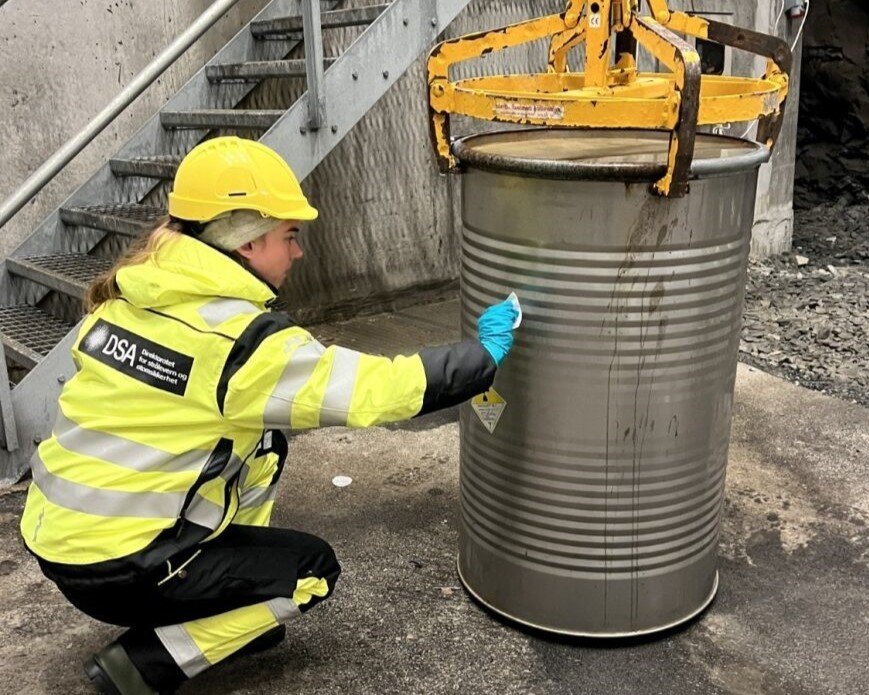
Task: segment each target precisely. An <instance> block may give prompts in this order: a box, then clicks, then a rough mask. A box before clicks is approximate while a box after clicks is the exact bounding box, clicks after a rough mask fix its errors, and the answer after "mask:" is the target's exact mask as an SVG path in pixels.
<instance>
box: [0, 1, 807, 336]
mask: <svg viewBox="0 0 869 695" xmlns="http://www.w3.org/2000/svg"><path fill="white" fill-rule="evenodd" d="M378 1H379V0H353V2H352V4H353V5H361V4H375V3H376V2H378ZM207 4H208V3H207V0H198V1H197V2H183V3H182V2H178V1H177V0H176V1H174V2H173V1H172V0H159V1H157V2H153V3H150V4H149V5H148V9H147V10H144V9H138V8H139V7H140V5H139V3H135V5H136V7H137V9H136V10H134V9H133V5H134V3H132V2H129V0H128V1H127V2H118V3H117V5H116V4H115V3H111V4H110V3H108V2H107V1H104V2H95V1H94V0H83V2H82V4H80V5H77V8H76V9H73V8H72V7H70V9H66V5H67V4H66V3H62V4H58V3H52V2H48V0H36V1H32V2H24V0H11V2H9V3H7V5H6V6H4V7H3V8H2V10H0V18H3V19H8V20H9V23H6V22H4V23H3V24H2V27H0V51H2V53H0V58H3V60H0V75H2V89H0V99H2V103H0V132H2V133H3V142H4V145H7V143H8V145H7V146H5V147H4V148H2V150H0V157H3V160H2V161H3V170H4V171H7V172H10V174H11V175H10V176H8V177H7V178H6V180H4V181H3V182H2V185H0V194H5V193H8V192H9V191H11V190H12V189H13V188H14V184H15V183H17V182H18V181H20V180H22V179H23V178H24V175H25V174H26V173H27V172H29V171H31V170H32V169H34V168H35V167H36V166H38V164H39V163H41V162H42V161H43V160H44V159H45V158H46V157H47V156H48V155H49V154H50V153H51V152H52V151H53V150H54V149H55V147H56V146H58V145H59V144H60V143H61V142H62V141H63V140H64V139H65V137H66V136H68V135H70V134H72V133H73V132H75V131H76V130H77V129H78V128H79V127H80V126H81V125H83V124H84V123H85V122H86V121H87V119H88V118H89V117H90V116H91V115H93V114H94V113H96V112H97V111H98V110H99V109H100V108H101V107H102V106H103V105H104V104H105V103H106V102H107V101H108V100H109V99H110V98H111V96H113V95H114V94H115V93H116V91H117V90H118V88H119V82H120V83H123V82H125V81H126V80H128V79H129V78H130V77H131V76H132V75H134V74H135V73H136V72H137V71H138V70H139V69H141V67H142V66H144V65H145V63H146V62H147V60H148V59H149V58H150V56H151V55H153V54H154V53H155V52H156V51H157V50H159V49H160V48H162V47H163V46H164V45H165V44H166V43H167V42H168V40H169V37H170V36H174V34H175V33H176V32H175V31H174V29H173V28H174V27H175V26H178V23H179V22H183V21H189V20H190V19H192V17H193V16H195V15H197V14H198V13H199V12H201V10H202V9H203V8H204V7H205V6H206V5H207ZM263 4H264V2H259V3H256V2H252V1H247V2H245V0H242V3H241V4H240V6H239V8H238V10H237V11H236V12H235V13H234V14H233V16H232V17H230V18H228V20H227V21H225V22H224V23H223V24H221V25H220V26H219V28H218V30H217V31H213V32H212V33H211V34H210V35H209V36H208V40H207V41H205V42H204V43H203V44H202V45H201V46H199V47H198V48H197V50H196V51H195V52H194V53H192V54H191V55H189V56H187V57H186V58H185V60H184V61H183V62H182V63H181V64H180V65H178V66H176V69H175V71H173V72H172V73H170V74H167V76H166V77H165V78H164V79H163V80H162V82H161V84H159V85H156V86H155V88H154V89H152V90H151V91H150V92H149V93H148V94H147V95H145V96H144V97H142V98H141V99H140V100H139V101H138V102H137V103H136V105H135V106H134V108H133V109H131V110H130V111H129V112H128V113H126V114H125V115H124V116H123V117H122V118H121V119H120V122H119V123H118V124H116V125H115V126H113V127H112V129H111V130H110V131H109V132H108V133H105V134H104V135H103V136H102V137H101V138H100V140H99V141H97V142H96V143H94V144H93V145H92V146H91V147H90V148H89V150H88V151H87V152H86V153H84V154H83V155H82V156H81V157H80V158H79V159H78V160H77V161H76V162H75V164H74V166H73V167H71V168H70V171H69V172H67V173H66V174H64V176H62V177H60V178H59V180H58V181H57V182H56V183H55V184H53V185H52V186H51V188H50V189H49V190H48V191H47V192H46V194H44V195H43V196H41V197H40V199H39V200H38V201H37V202H36V203H35V204H34V205H33V206H31V208H29V209H27V210H26V211H25V212H22V213H21V214H19V216H18V218H17V219H16V220H14V225H7V230H4V231H5V233H6V236H7V237H8V238H6V239H4V240H2V245H0V252H3V251H8V249H9V248H10V246H11V245H12V244H13V242H14V241H15V240H16V239H17V238H18V237H19V236H20V235H21V234H24V233H26V232H27V231H29V229H30V227H31V226H32V225H33V224H34V223H35V222H36V221H38V220H39V219H40V218H41V217H42V216H43V215H44V214H45V213H46V212H48V211H49V210H50V209H51V208H52V207H53V206H55V205H56V204H58V203H59V202H61V200H62V199H63V198H64V197H65V195H66V194H67V193H69V192H70V191H71V190H72V189H73V187H74V185H75V183H76V182H77V181H78V180H81V179H82V178H84V177H85V176H86V175H87V174H89V173H90V172H91V171H92V170H93V169H95V168H96V167H97V166H98V165H99V163H100V162H101V161H103V159H104V158H105V157H107V156H109V155H110V154H111V153H112V151H113V150H114V148H115V145H116V144H119V143H120V142H121V141H122V139H123V138H124V137H126V135H127V134H128V133H130V132H131V131H132V130H133V129H134V128H135V126H136V125H138V124H139V123H141V122H142V121H143V120H144V119H145V118H146V117H147V116H148V115H150V114H151V113H152V112H153V111H154V110H156V109H157V108H158V106H159V105H160V103H162V101H163V100H165V98H166V97H167V96H168V95H169V94H170V93H171V92H173V91H174V90H175V89H176V88H177V87H178V86H180V84H181V83H182V82H183V80H184V79H186V77H187V76H188V75H189V74H190V73H191V72H192V71H193V70H194V69H195V68H196V67H197V66H198V65H201V64H202V62H204V60H205V59H207V57H209V56H210V55H211V54H212V53H213V52H214V51H215V50H216V49H217V48H218V47H219V46H220V45H221V44H222V43H223V42H224V40H225V39H226V38H228V37H229V36H230V35H231V34H232V33H233V31H234V30H235V29H236V28H237V27H238V26H240V25H241V23H242V22H243V21H244V20H245V19H246V18H247V17H249V16H250V15H252V14H253V12H254V10H256V9H259V7H260V6H261V5H263ZM773 4H774V3H763V4H757V3H753V2H748V0H731V1H730V2H727V1H726V0H693V2H691V1H690V0H685V1H683V2H677V1H675V0H674V1H673V2H672V6H673V7H685V8H688V9H690V8H691V6H692V5H693V7H694V8H695V9H696V10H698V11H715V12H721V11H727V12H729V13H731V17H727V18H725V19H727V21H732V22H733V23H735V24H741V25H743V26H749V27H751V26H757V27H758V28H760V29H761V30H768V26H766V25H765V24H764V22H766V23H767V24H768V23H769V17H768V14H769V12H768V10H769V8H770V7H773ZM767 5H769V7H767ZM563 7H564V0H533V1H528V0H473V2H472V3H471V4H470V5H469V6H468V8H467V9H466V10H465V11H464V12H463V13H462V14H461V15H460V16H459V18H458V19H457V20H456V21H455V22H454V23H453V24H452V25H451V26H450V28H449V29H448V31H447V32H446V33H447V36H457V35H462V34H466V33H470V32H473V31H478V30H481V29H484V28H495V27H498V26H502V25H505V24H509V23H511V22H517V21H521V20H522V19H525V18H528V17H532V16H539V15H543V14H546V13H548V12H557V11H560V10H561V9H563ZM722 8H723V9H722ZM49 10H50V13H49ZM58 13H60V14H61V17H60V19H58ZM764 13H766V14H764ZM49 18H50V19H49ZM12 22H14V25H13V24H12ZM68 27H72V28H73V31H70V30H69V29H68ZM107 27H108V30H107ZM354 32H358V30H354V29H348V30H343V31H338V32H329V34H328V41H327V46H326V49H327V54H333V55H334V54H337V53H338V52H340V50H341V46H343V45H347V43H348V42H349V41H351V40H352V39H353V38H354V36H355V33H354ZM108 35H111V36H113V39H112V40H111V41H107V40H106V39H105V38H104V37H105V36H108ZM71 37H74V38H71ZM154 37H160V38H159V39H157V38H154ZM34 41H37V42H38V45H39V47H40V48H39V50H37V51H34V50H32V49H30V50H29V51H28V47H29V46H32V45H34V44H33V42H34ZM61 56H68V57H69V58H70V60H73V61H74V62H75V66H74V67H72V66H69V65H68V64H67V63H66V61H64V60H62V59H59V57H61ZM731 63H732V65H733V70H734V72H736V73H741V74H749V73H754V74H759V72H758V71H759V70H760V69H761V68H759V67H757V66H755V65H754V61H752V60H751V59H750V58H749V57H746V56H742V55H740V54H735V55H734V56H733V58H732V60H731ZM545 64H546V45H545V43H538V44H535V45H532V46H529V47H522V48H516V49H510V50H508V51H505V52H503V53H498V54H493V55H490V56H486V57H485V58H482V59H479V60H477V61H471V62H469V63H468V64H466V65H464V66H462V67H461V68H460V69H458V70H457V71H456V74H457V75H458V76H468V75H472V74H492V73H503V72H531V71H536V70H541V69H545ZM575 67H580V66H575ZM119 75H120V76H119ZM46 85H51V86H50V88H46ZM291 89H295V87H293V88H291ZM85 91H86V92H87V95H88V96H87V97H83V96H82V94H83V92H85ZM274 91H275V92H276V93H278V92H284V94H283V97H282V99H284V100H285V99H286V93H285V92H286V89H284V88H283V87H281V88H280V89H277V90H274ZM426 92H427V85H426V73H425V58H424V57H422V58H420V59H419V60H418V61H417V62H416V63H415V64H414V65H413V66H412V67H411V69H410V70H409V71H408V72H407V73H406V74H405V75H404V76H403V77H402V78H401V79H400V80H399V82H398V83H397V84H396V86H395V87H394V88H393V89H392V90H391V91H390V92H389V93H388V94H387V95H386V96H385V97H384V98H383V99H382V100H381V101H380V102H379V103H378V104H377V105H376V106H375V108H374V109H373V110H372V111H371V112H370V113H369V114H368V115H367V116H366V117H365V118H364V119H363V120H362V122H361V123H360V124H359V126H357V128H356V129H355V130H354V131H353V132H351V133H350V135H348V137H347V138H345V140H344V141H343V142H342V143H341V145H339V146H338V147H337V148H336V149H335V150H334V151H333V152H332V153H331V154H330V156H329V157H328V158H327V159H326V160H325V161H324V162H323V163H322V164H321V166H320V167H319V168H318V169H317V171H315V172H314V174H313V175H312V176H311V177H310V178H309V179H308V180H307V181H306V182H305V187H306V189H307V190H308V192H309V194H310V196H311V197H312V199H313V201H314V203H315V204H316V205H317V206H318V207H319V208H320V209H321V211H322V216H321V219H320V220H318V221H317V222H316V223H314V224H313V225H311V228H310V230H309V232H308V233H307V234H306V236H305V238H304V246H305V249H306V255H307V258H306V259H305V261H304V262H303V263H302V264H300V265H299V266H297V268H294V277H293V280H292V282H291V283H290V284H289V285H288V286H287V287H286V288H284V290H283V294H284V297H285V299H287V301H288V302H289V304H290V306H291V308H292V310H293V311H294V312H295V313H296V314H297V316H298V317H299V318H300V319H303V320H313V319H316V318H322V317H325V316H333V317H334V316H337V315H349V314H353V313H356V312H358V311H359V310H360V309H364V308H366V307H367V308H382V307H385V306H389V305H390V304H391V303H394V302H399V301H408V300H413V299H414V298H415V297H408V292H407V290H408V289H409V288H416V289H417V291H418V292H420V293H422V292H425V293H428V294H433V293H434V294H436V293H437V292H438V291H440V290H443V289H444V288H447V287H449V286H450V285H451V284H454V283H455V280H456V277H457V276H458V264H459V244H458V224H457V221H456V220H457V216H456V213H457V192H456V188H457V187H456V186H455V185H454V184H455V181H454V180H453V179H452V178H451V177H445V176H442V175H440V174H439V173H438V172H437V170H436V167H435V164H434V158H433V156H432V153H431V147H430V143H429V132H428V116H427V102H426ZM262 94H263V95H267V94H268V89H265V90H262ZM259 98H260V97H254V98H253V99H252V100H251V104H256V105H258V106H260V107H265V108H268V106H269V105H268V103H267V101H268V100H267V99H266V100H265V101H263V102H262V103H260V102H259V101H258V99H259ZM262 98H265V97H262ZM792 103H795V102H793V101H792ZM31 124H38V125H39V131H38V134H35V133H34V129H33V128H32V127H31ZM489 127H490V124H486V123H481V122H469V121H467V120H465V119H455V122H454V134H455V135H461V134H464V133H469V132H479V131H481V130H485V129H487V128H489ZM744 129H745V127H744V125H740V124H737V125H736V126H734V128H733V130H734V132H735V131H737V130H738V131H739V134H741V132H743V131H744ZM792 137H793V134H792V130H790V126H787V125H786V129H785V132H784V133H783V136H782V144H784V143H786V142H787V141H788V139H792ZM777 157H778V158H779V160H781V161H779V162H777V163H776V164H773V166H772V167H767V168H766V171H767V172H768V173H765V174H762V180H763V181H766V182H768V183H767V184H766V185H764V187H763V189H762V191H761V198H760V199H759V205H758V215H759V219H760V220H761V224H760V225H759V227H758V230H759V231H758V234H757V239H758V242H759V243H758V245H757V248H759V249H760V250H762V251H764V252H774V251H780V250H784V249H785V248H787V247H788V245H789V241H790V224H791V222H790V220H791V212H790V188H789V186H790V183H789V182H790V180H791V178H792V166H793V157H792V148H791V151H790V153H789V152H788V148H787V145H785V146H784V147H781V149H780V153H779V154H777ZM777 172H778V173H777ZM10 179H13V180H14V181H12V180H10ZM765 220H769V221H765ZM768 230H772V231H768ZM761 242H762V243H761Z"/></svg>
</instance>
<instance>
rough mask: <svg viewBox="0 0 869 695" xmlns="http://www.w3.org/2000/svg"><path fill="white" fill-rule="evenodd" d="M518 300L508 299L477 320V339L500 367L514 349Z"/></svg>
mask: <svg viewBox="0 0 869 695" xmlns="http://www.w3.org/2000/svg"><path fill="white" fill-rule="evenodd" d="M517 304H518V300H517V302H516V303H515V304H514V302H513V300H512V299H506V300H504V301H503V302H501V303H500V304H495V305H494V306H490V307H489V308H488V309H486V310H485V311H484V312H483V313H482V314H480V318H478V319H477V338H478V339H479V341H480V343H481V344H482V346H483V347H484V348H486V350H487V351H488V352H489V354H490V355H491V356H492V359H493V360H495V364H496V365H500V364H501V362H503V361H504V358H505V357H506V356H507V353H509V352H510V348H512V347H513V325H514V324H515V323H516V319H518V318H519V310H518V308H517Z"/></svg>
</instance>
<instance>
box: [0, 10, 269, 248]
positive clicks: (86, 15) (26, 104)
mask: <svg viewBox="0 0 869 695" xmlns="http://www.w3.org/2000/svg"><path fill="white" fill-rule="evenodd" d="M211 2H212V0H183V2H182V1H180V0H149V1H148V2H134V1H133V0H114V1H112V0H78V1H77V2H67V1H63V2H60V1H58V0H8V2H6V3H5V4H3V6H2V7H0V143H2V147H0V172H3V176H2V177H0V199H5V198H6V197H7V196H8V195H9V194H11V193H12V192H13V191H14V190H15V189H16V188H17V187H18V185H19V184H20V183H21V182H23V181H24V180H25V179H26V178H27V176H28V175H29V174H30V173H32V172H33V171H34V170H35V169H36V168H37V167H39V165H41V164H42V163H43V162H44V161H45V160H46V159H47V158H48V157H49V156H51V155H52V154H53V153H54V152H55V150H56V149H57V148H59V147H60V146H61V145H63V143H64V142H66V140H67V139H68V138H70V137H72V136H73V135H75V134H76V133H77V132H78V131H79V130H80V129H81V128H82V127H84V126H85V125H87V123H88V121H89V120H90V119H91V118H92V117H93V116H94V115H96V114H97V113H99V112H100V111H101V110H102V109H103V108H104V107H105V106H106V105H107V104H108V103H109V102H110V101H111V100H112V99H113V98H114V97H115V96H116V95H117V94H118V93H119V92H120V91H121V90H122V89H123V88H124V87H125V86H126V85H127V84H129V82H130V81H131V80H132V79H133V78H134V77H135V76H136V75H137V74H138V73H139V72H140V71H141V70H142V69H143V68H144V67H145V66H146V65H147V64H148V63H149V62H150V61H151V60H152V58H153V57H154V56H156V55H157V54H158V53H159V52H160V51H162V50H163V49H164V48H165V47H166V46H167V45H168V44H169V43H170V42H171V41H172V40H173V39H174V38H175V37H176V36H177V35H178V34H180V33H181V32H182V31H183V30H184V29H185V28H186V27H187V26H188V25H189V24H190V23H191V22H193V21H194V20H195V19H196V18H197V17H198V16H199V15H201V14H202V12H204V11H205V10H206V9H207V8H208V7H209V5H211ZM265 5H266V0H240V2H239V3H238V4H237V5H236V6H235V8H234V9H233V10H232V11H231V12H229V13H228V14H227V16H225V17H223V18H222V19H221V20H220V21H219V22H218V23H217V24H216V25H215V26H214V27H212V29H211V30H210V31H209V32H208V33H207V34H206V35H205V36H204V37H202V38H201V39H200V40H199V41H198V42H197V43H196V44H195V45H194V47H193V48H192V49H191V50H190V51H188V53H187V54H185V55H184V56H182V57H181V58H180V59H179V60H178V61H177V62H176V63H175V64H174V65H173V66H172V67H171V68H170V69H169V70H168V71H167V72H165V73H164V74H163V76H162V77H161V78H160V79H159V80H158V81H157V82H156V83H155V84H153V85H152V86H151V88H149V89H148V90H147V91H146V92H145V93H144V94H143V95H142V96H140V97H139V99H138V100H137V101H136V102H134V104H133V105H132V106H131V107H130V108H128V109H127V110H126V111H125V112H124V113H123V114H121V116H120V117H119V118H118V119H117V120H116V121H115V122H114V123H113V124H112V125H110V126H109V127H108V128H107V129H106V130H105V131H103V133H102V135H100V136H99V137H98V138H97V139H96V140H95V141H94V142H93V143H91V145H90V146H89V147H88V148H87V149H86V150H85V151H84V152H82V153H81V154H80V155H79V156H78V157H77V158H76V159H75V160H74V161H73V162H72V163H71V165H70V166H68V167H67V168H66V170H65V171H64V172H63V173H62V174H61V175H60V176H58V177H57V178H56V179H55V180H54V181H53V182H52V183H50V184H49V185H48V187H47V188H46V189H44V190H43V192H42V193H41V194H40V195H39V196H38V197H37V198H36V199H34V201H33V202H32V203H31V204H29V205H27V206H26V207H25V208H24V209H23V210H22V211H21V212H20V213H19V214H18V215H17V216H16V217H15V218H14V219H13V220H12V221H11V222H10V223H9V224H7V225H6V226H5V227H4V228H3V230H2V236H0V255H3V256H5V255H6V254H8V253H9V251H11V250H12V249H13V248H14V247H15V246H16V245H17V244H18V243H19V241H20V240H21V238H22V237H24V236H26V235H27V234H29V233H30V230H31V229H32V228H33V227H34V226H35V225H36V224H37V223H38V222H40V221H41V220H42V219H43V218H44V217H45V216H46V215H47V214H48V213H49V212H51V211H52V210H53V209H54V208H55V207H57V205H59V204H60V203H61V202H62V201H63V200H64V199H65V198H66V196H67V195H69V193H71V192H72V191H73V190H75V188H76V187H77V186H78V185H79V184H80V183H82V182H83V181H84V180H86V179H87V178H88V177H89V176H90V174H92V173H93V171H94V170H96V169H97V168H99V166H100V165H101V164H103V163H104V162H105V160H106V159H108V158H109V157H110V156H111V155H112V153H114V151H115V150H116V149H117V147H118V146H119V145H120V144H121V143H123V142H124V141H125V140H126V139H127V138H128V137H129V136H130V135H131V134H132V133H133V132H134V131H135V130H136V129H137V128H138V127H139V126H140V125H141V124H142V123H143V122H144V121H145V120H146V119H147V118H148V117H149V116H151V115H152V114H153V113H154V112H155V111H156V110H157V109H158V108H159V107H160V106H161V105H162V104H163V103H164V102H165V101H166V100H167V99H168V98H169V96H171V95H172V94H174V93H175V92H176V91H177V90H178V88H179V87H180V86H181V85H182V84H184V82H185V81H186V80H187V79H188V78H189V77H190V76H191V75H192V74H193V73H194V72H195V71H196V70H197V69H199V67H201V66H202V65H203V64H204V62H205V61H206V60H207V59H208V58H210V57H211V56H212V55H214V53H215V52H217V50H218V49H220V48H221V47H222V46H223V45H224V44H226V42H227V41H228V40H229V39H230V38H231V37H232V36H233V35H234V34H235V33H236V32H237V31H238V30H239V29H240V28H241V27H242V26H244V25H245V24H246V23H247V22H248V21H249V19H250V18H251V17H252V16H253V15H254V14H255V13H256V12H257V11H259V9H261V8H262V7H263V6H265Z"/></svg>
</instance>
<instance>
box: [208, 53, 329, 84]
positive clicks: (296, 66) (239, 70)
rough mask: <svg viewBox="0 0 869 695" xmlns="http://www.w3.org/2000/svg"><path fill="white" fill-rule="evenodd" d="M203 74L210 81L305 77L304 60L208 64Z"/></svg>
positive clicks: (327, 60)
mask: <svg viewBox="0 0 869 695" xmlns="http://www.w3.org/2000/svg"><path fill="white" fill-rule="evenodd" d="M335 60H336V59H335V58H326V59H324V61H323V67H325V68H327V69H328V68H329V66H331V65H332V64H333V63H334V62H335ZM205 75H206V76H207V77H208V79H209V81H210V82H256V81H257V80H263V79H266V78H269V77H305V75H306V69H305V61H304V60H264V61H251V62H247V63H226V64H224V65H209V66H208V67H207V68H205Z"/></svg>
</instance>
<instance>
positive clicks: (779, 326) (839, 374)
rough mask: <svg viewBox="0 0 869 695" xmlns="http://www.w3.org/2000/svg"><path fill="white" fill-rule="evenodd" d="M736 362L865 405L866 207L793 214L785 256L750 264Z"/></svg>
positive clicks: (868, 362) (868, 336) (868, 385)
mask: <svg viewBox="0 0 869 695" xmlns="http://www.w3.org/2000/svg"><path fill="white" fill-rule="evenodd" d="M740 360H741V361H743V362H747V363H749V364H753V365H755V366H757V367H759V368H761V369H763V370H765V371H768V372H770V373H773V374H777V375H779V376H783V377H785V378H788V379H790V380H791V381H794V382H798V383H800V384H801V385H803V386H807V387H809V388H814V389H818V390H821V391H824V392H827V393H831V394H835V395H837V396H839V397H842V398H847V399H849V400H853V401H856V402H858V403H862V404H863V405H869V205H852V206H844V205H841V204H839V205H824V206H818V207H815V208H812V209H809V210H798V211H797V213H796V220H795V224H794V243H793V251H792V252H791V253H789V254H784V255H781V256H777V257H775V258H768V259H764V260H758V261H752V262H751V264H750V266H749V279H748V285H747V288H746V298H745V313H744V319H743V329H742V341H741V343H740Z"/></svg>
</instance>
